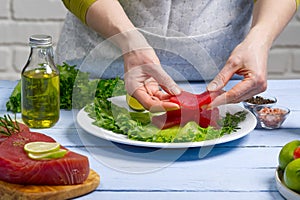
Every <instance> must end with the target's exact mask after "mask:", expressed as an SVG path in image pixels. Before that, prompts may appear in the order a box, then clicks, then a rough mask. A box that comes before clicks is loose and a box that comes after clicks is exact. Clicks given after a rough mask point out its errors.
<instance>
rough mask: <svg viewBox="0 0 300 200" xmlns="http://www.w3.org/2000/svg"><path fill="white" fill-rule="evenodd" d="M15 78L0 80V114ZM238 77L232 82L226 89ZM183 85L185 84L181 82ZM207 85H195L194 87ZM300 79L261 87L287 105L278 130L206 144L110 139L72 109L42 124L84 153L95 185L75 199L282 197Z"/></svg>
mask: <svg viewBox="0 0 300 200" xmlns="http://www.w3.org/2000/svg"><path fill="white" fill-rule="evenodd" d="M16 83H17V82H15V81H0V115H3V114H7V112H6V107H5V103H6V102H7V100H8V97H9V95H10V94H11V92H12V90H13V88H14V86H15V85H16ZM235 83H236V82H235V81H232V82H231V83H230V84H229V85H228V88H230V87H232V85H234V84H235ZM183 87H185V86H183ZM204 87H205V86H204V85H201V84H200V85H199V84H193V85H192V88H193V89H194V92H200V91H201V90H203V88H204ZM299 91H300V80H272V81H269V82H268V90H267V91H266V92H265V93H267V94H270V95H272V96H275V97H277V99H278V104H280V105H284V106H287V107H289V108H290V109H291V114H290V115H289V117H288V119H287V120H286V121H285V123H284V124H283V126H282V128H281V129H277V130H264V129H255V130H253V131H252V132H251V133H249V134H248V135H247V136H245V137H243V138H241V139H238V140H235V141H231V142H228V143H224V144H219V145H215V146H214V147H213V149H210V148H189V149H154V148H146V147H133V146H128V145H121V144H116V143H111V142H110V141H106V140H103V139H100V138H97V137H95V136H92V135H90V134H88V133H86V132H84V131H83V130H81V129H80V128H79V127H78V126H77V125H76V121H75V119H76V116H75V113H76V112H74V111H65V110H62V111H61V117H60V120H59V122H58V123H57V124H56V125H55V126H54V127H53V128H50V129H40V130H38V131H39V132H42V133H44V134H47V135H49V136H51V137H53V138H54V139H55V140H57V141H58V142H59V143H61V144H62V145H63V146H65V147H67V148H69V149H70V150H73V151H75V152H78V153H81V154H84V155H86V156H88V158H89V161H90V166H91V168H92V169H94V170H95V171H96V172H97V173H98V174H99V175H100V176H101V183H100V185H99V187H98V188H97V189H96V190H95V191H94V192H92V193H90V194H87V195H85V196H82V197H80V198H78V199H102V200H104V199H109V200H111V199H143V200H148V199H189V200H192V199H226V200H230V199H237V200H242V199H255V200H259V199H262V200H268V199H270V200H273V199H283V197H282V196H281V195H280V193H279V192H278V191H277V188H276V184H275V178H274V175H275V170H276V167H277V165H278V154H279V151H280V149H281V147H282V146H283V145H284V144H286V143H287V142H289V141H292V140H295V139H299V138H300V121H299V119H300V95H299V94H300V93H299Z"/></svg>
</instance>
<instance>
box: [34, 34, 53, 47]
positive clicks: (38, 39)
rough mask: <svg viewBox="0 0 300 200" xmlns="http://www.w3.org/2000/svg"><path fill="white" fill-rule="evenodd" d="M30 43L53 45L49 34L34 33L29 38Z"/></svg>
mask: <svg viewBox="0 0 300 200" xmlns="http://www.w3.org/2000/svg"><path fill="white" fill-rule="evenodd" d="M29 45H31V46H51V45H52V37H51V36H49V35H32V36H31V37H30V38H29Z"/></svg>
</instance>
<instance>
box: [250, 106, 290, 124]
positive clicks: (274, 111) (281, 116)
mask: <svg viewBox="0 0 300 200" xmlns="http://www.w3.org/2000/svg"><path fill="white" fill-rule="evenodd" d="M253 112H254V114H255V116H256V118H257V121H258V123H260V125H261V127H262V128H265V129H277V128H280V126H281V125H282V123H283V122H284V121H285V120H286V118H287V117H288V115H289V113H290V109H288V108H286V107H283V106H277V105H274V106H257V107H255V108H254V110H253Z"/></svg>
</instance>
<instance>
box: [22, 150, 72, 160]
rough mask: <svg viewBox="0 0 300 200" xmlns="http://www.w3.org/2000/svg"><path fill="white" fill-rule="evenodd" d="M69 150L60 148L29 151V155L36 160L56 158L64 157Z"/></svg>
mask: <svg viewBox="0 0 300 200" xmlns="http://www.w3.org/2000/svg"><path fill="white" fill-rule="evenodd" d="M67 152H68V151H67V150H66V149H59V150H57V151H52V152H48V153H28V157H29V158H31V159H34V160H49V159H54V158H62V157H64V156H65V155H66V153H67Z"/></svg>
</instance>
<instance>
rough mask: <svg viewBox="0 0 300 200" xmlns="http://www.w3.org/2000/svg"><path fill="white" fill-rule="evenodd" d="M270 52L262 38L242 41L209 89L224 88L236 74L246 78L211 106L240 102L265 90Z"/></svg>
mask: <svg viewBox="0 0 300 200" xmlns="http://www.w3.org/2000/svg"><path fill="white" fill-rule="evenodd" d="M268 52H269V47H268V46H266V45H264V43H262V42H261V41H260V40H253V38H252V39H250V37H249V38H248V39H247V38H246V39H245V40H244V41H243V42H242V43H240V44H239V45H238V46H237V47H236V48H235V49H234V50H233V52H232V53H231V55H230V57H229V59H228V60H227V62H226V64H225V66H224V68H223V69H222V70H221V71H220V73H219V74H218V75H217V76H216V77H215V79H214V80H213V81H211V82H210V84H209V85H208V87H207V89H208V90H209V91H218V90H221V89H223V87H224V86H225V85H226V84H227V83H228V81H229V80H230V78H231V77H232V76H233V75H234V74H238V75H241V76H243V77H244V78H243V80H242V81H241V82H239V83H238V84H236V85H235V86H234V87H233V88H231V89H230V90H228V91H227V92H225V93H223V94H222V95H220V96H219V97H217V98H216V99H215V100H214V101H213V102H212V103H211V106H218V105H221V104H227V103H238V102H241V101H243V100H246V99H248V98H250V97H252V96H254V95H256V94H258V93H261V92H263V91H265V90H266V88H267V60H268Z"/></svg>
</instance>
